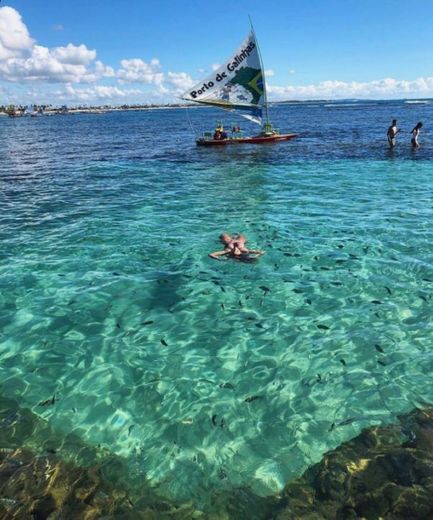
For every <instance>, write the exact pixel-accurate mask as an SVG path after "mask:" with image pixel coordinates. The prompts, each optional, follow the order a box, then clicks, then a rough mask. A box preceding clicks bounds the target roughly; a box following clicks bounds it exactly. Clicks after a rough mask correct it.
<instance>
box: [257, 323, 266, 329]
mask: <svg viewBox="0 0 433 520" xmlns="http://www.w3.org/2000/svg"><path fill="white" fill-rule="evenodd" d="M254 325H255V326H256V327H257V328H258V329H264V328H265V327H263V325H262V324H261V323H255V324H254Z"/></svg>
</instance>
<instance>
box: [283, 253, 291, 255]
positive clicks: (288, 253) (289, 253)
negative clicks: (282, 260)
mask: <svg viewBox="0 0 433 520" xmlns="http://www.w3.org/2000/svg"><path fill="white" fill-rule="evenodd" d="M283 254H284V256H293V254H292V253H283Z"/></svg>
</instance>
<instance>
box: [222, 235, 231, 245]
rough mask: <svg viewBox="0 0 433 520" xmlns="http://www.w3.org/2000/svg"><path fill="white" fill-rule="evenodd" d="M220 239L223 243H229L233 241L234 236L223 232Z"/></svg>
mask: <svg viewBox="0 0 433 520" xmlns="http://www.w3.org/2000/svg"><path fill="white" fill-rule="evenodd" d="M220 240H221V242H222V243H223V244H228V243H230V242H231V240H232V238H231V236H230V235H227V233H221V235H220Z"/></svg>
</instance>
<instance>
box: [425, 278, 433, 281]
mask: <svg viewBox="0 0 433 520" xmlns="http://www.w3.org/2000/svg"><path fill="white" fill-rule="evenodd" d="M423 280H424V282H433V280H432V279H431V278H423Z"/></svg>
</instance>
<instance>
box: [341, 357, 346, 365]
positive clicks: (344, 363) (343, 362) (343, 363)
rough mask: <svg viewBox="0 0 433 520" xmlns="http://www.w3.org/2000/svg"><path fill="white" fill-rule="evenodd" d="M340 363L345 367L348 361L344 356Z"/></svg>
mask: <svg viewBox="0 0 433 520" xmlns="http://www.w3.org/2000/svg"><path fill="white" fill-rule="evenodd" d="M340 363H341V364H342V365H343V366H344V367H345V366H346V361H344V359H343V358H341V359H340Z"/></svg>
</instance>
